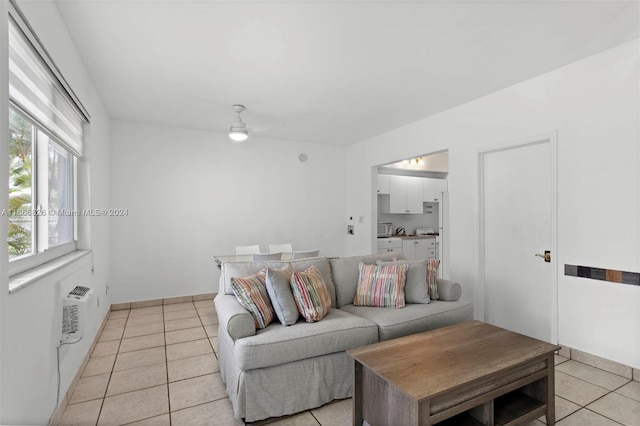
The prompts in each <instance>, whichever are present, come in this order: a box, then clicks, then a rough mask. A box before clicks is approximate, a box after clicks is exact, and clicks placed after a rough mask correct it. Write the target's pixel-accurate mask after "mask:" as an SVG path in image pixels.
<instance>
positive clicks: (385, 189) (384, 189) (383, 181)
mask: <svg viewBox="0 0 640 426" xmlns="http://www.w3.org/2000/svg"><path fill="white" fill-rule="evenodd" d="M377 176H378V194H388V193H389V185H390V179H389V178H390V177H391V176H389V175H377Z"/></svg>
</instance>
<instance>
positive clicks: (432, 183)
mask: <svg viewBox="0 0 640 426" xmlns="http://www.w3.org/2000/svg"><path fill="white" fill-rule="evenodd" d="M443 192H448V191H447V180H446V179H431V178H424V179H423V182H422V200H423V201H424V202H425V203H426V202H429V203H431V202H437V201H440V198H441V195H442V193H443Z"/></svg>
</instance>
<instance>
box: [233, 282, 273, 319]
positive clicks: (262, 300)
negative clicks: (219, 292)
mask: <svg viewBox="0 0 640 426" xmlns="http://www.w3.org/2000/svg"><path fill="white" fill-rule="evenodd" d="M265 276H266V271H265V270H262V271H260V272H258V273H257V274H256V275H251V276H250V277H244V278H236V277H233V278H231V289H232V290H233V294H235V296H236V299H238V302H239V303H240V304H241V305H242V306H243V307H244V308H245V309H246V310H247V311H249V313H250V314H251V316H252V317H253V321H254V322H255V324H256V328H257V329H261V328H265V327H266V326H268V325H269V324H270V323H271V321H273V319H274V317H275V312H274V310H273V306H271V300H270V299H269V294H268V293H267V285H266V281H265Z"/></svg>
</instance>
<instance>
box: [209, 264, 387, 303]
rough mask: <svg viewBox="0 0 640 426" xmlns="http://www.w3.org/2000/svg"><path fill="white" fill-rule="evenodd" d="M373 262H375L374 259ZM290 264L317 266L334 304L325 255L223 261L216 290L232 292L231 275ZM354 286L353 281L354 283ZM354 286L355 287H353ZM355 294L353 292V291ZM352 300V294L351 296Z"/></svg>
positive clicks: (334, 298) (247, 274) (329, 268)
mask: <svg viewBox="0 0 640 426" xmlns="http://www.w3.org/2000/svg"><path fill="white" fill-rule="evenodd" d="M373 263H376V262H375V260H374V261H373ZM289 264H290V265H291V266H292V267H293V269H294V270H296V271H306V270H307V269H309V268H310V267H312V266H315V267H316V268H318V271H320V274H321V275H322V278H323V279H324V283H325V285H326V286H327V290H329V295H330V296H331V302H332V306H336V290H335V287H334V284H333V279H332V277H331V267H330V266H329V260H328V259H327V258H326V257H312V258H309V259H299V260H271V261H256V262H252V261H246V262H224V263H223V264H222V266H221V270H220V288H219V289H218V291H220V292H224V294H233V290H232V289H231V278H233V277H248V276H250V275H254V274H257V273H258V272H260V271H261V270H263V269H267V268H272V269H284V268H286V267H287V265H289ZM355 281H356V282H357V281H358V264H357V263H356V278H355ZM354 286H355V283H354ZM354 288H355V287H354ZM354 291H355V290H354ZM354 295H355V293H354ZM351 299H352V300H353V296H352V297H351Z"/></svg>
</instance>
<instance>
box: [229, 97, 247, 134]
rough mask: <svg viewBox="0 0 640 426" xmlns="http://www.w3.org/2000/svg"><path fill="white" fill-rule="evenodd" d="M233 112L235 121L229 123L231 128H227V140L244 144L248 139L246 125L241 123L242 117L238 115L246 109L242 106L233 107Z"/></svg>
mask: <svg viewBox="0 0 640 426" xmlns="http://www.w3.org/2000/svg"><path fill="white" fill-rule="evenodd" d="M232 108H233V110H234V111H235V112H236V114H237V116H236V120H235V121H234V122H233V123H231V127H230V128H229V139H231V140H232V141H233V142H238V143H240V142H245V141H246V140H247V139H249V130H248V129H247V125H246V124H244V121H242V117H241V116H240V114H242V112H243V111H244V110H245V109H246V108H245V107H244V105H233V107H232Z"/></svg>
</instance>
